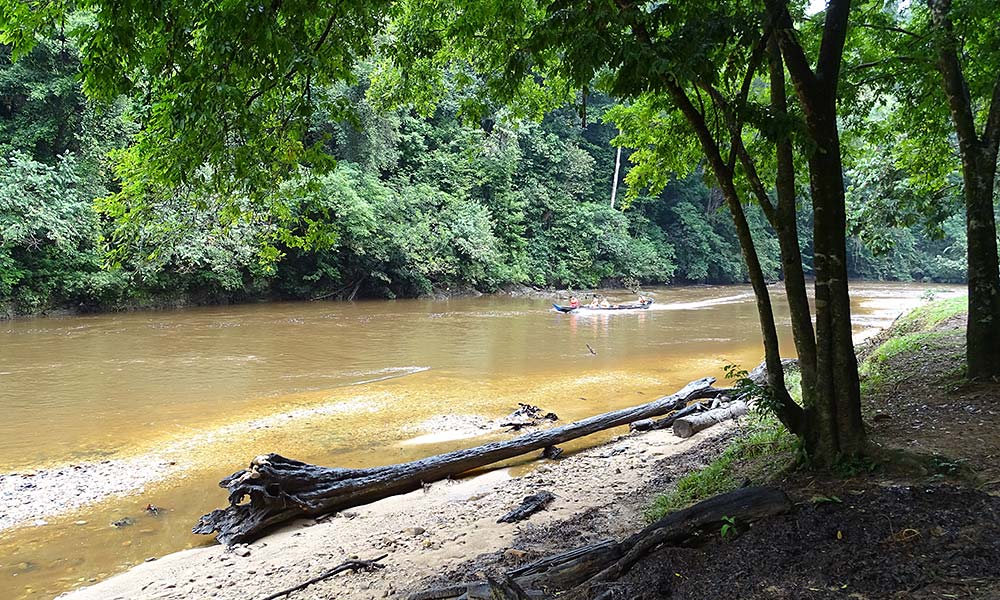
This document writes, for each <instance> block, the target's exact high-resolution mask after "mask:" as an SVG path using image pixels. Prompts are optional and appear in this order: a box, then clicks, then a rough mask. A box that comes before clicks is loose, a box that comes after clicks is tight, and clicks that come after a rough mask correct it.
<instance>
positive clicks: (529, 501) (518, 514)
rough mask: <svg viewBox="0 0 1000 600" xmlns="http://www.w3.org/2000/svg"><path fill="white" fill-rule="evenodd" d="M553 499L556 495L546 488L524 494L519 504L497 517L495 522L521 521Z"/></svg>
mask: <svg viewBox="0 0 1000 600" xmlns="http://www.w3.org/2000/svg"><path fill="white" fill-rule="evenodd" d="M555 499H556V495H555V494H553V493H552V492H549V491H546V490H542V491H540V492H538V493H537V494H532V495H530V496H526V497H525V498H524V500H521V504H519V505H518V506H517V508H515V509H514V510H512V511H510V512H509V513H507V514H505V515H504V516H502V517H500V518H499V519H497V523H516V522H518V521H523V520H525V519H527V518H528V517H530V516H531V515H533V514H535V513H536V512H538V511H540V510H542V509H543V508H545V507H546V506H548V505H549V503H550V502H552V501H553V500H555Z"/></svg>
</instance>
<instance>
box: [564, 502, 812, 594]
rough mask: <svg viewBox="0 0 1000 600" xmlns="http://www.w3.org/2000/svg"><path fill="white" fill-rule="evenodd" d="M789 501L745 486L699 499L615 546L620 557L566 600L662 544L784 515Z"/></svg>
mask: <svg viewBox="0 0 1000 600" xmlns="http://www.w3.org/2000/svg"><path fill="white" fill-rule="evenodd" d="M791 508H792V502H791V500H789V499H788V496H786V495H785V493H784V492H782V491H781V490H779V489H776V488H767V487H746V488H740V489H737V490H734V491H732V492H729V493H727V494H720V495H718V496H714V497H712V498H709V499H707V500H703V501H701V502H699V503H697V504H695V505H693V506H690V507H688V508H685V509H683V510H680V511H677V512H674V513H671V514H669V515H667V516H665V517H663V518H662V519H660V520H659V521H656V522H655V523H652V524H651V525H649V526H647V527H646V528H645V529H643V530H642V531H639V532H638V533H635V534H633V535H631V536H629V537H627V538H625V539H624V540H622V541H621V542H620V543H619V547H620V549H621V550H622V556H621V558H619V559H617V560H616V561H615V562H613V563H612V564H611V565H609V566H607V567H606V568H604V569H603V570H601V571H600V572H598V573H597V574H595V575H593V576H591V577H590V578H588V579H587V580H586V581H584V582H583V583H581V584H580V585H578V586H576V587H574V588H573V589H572V591H571V592H569V593H568V594H566V595H564V596H563V595H561V596H560V598H566V600H580V599H582V598H586V597H588V596H590V595H591V591H592V590H593V588H594V587H595V586H597V585H599V584H601V583H604V582H608V581H614V580H617V579H620V578H621V576H622V575H624V574H625V573H627V572H628V571H629V569H631V568H632V566H633V565H635V563H637V562H638V561H639V560H640V559H641V558H642V557H643V556H645V555H646V554H648V553H650V552H652V551H653V550H655V549H656V548H657V547H659V546H661V545H663V544H679V543H682V542H684V541H686V540H688V539H689V538H691V537H692V536H694V535H695V534H697V533H699V532H702V531H711V530H717V529H718V528H719V527H721V526H722V524H723V523H724V522H731V521H735V522H736V523H737V524H741V525H746V524H749V523H752V522H753V521H759V520H760V519H763V518H765V517H770V516H773V515H779V514H782V513H786V512H788V511H789V510H791Z"/></svg>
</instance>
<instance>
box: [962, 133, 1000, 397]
mask: <svg viewBox="0 0 1000 600" xmlns="http://www.w3.org/2000/svg"><path fill="white" fill-rule="evenodd" d="M970 154H973V156H970V157H969V159H968V160H967V159H966V156H965V155H964V153H963V157H962V165H963V175H964V179H965V218H966V235H967V236H968V243H969V248H968V254H969V256H968V258H969V320H968V325H967V326H966V331H965V339H966V360H967V362H968V366H969V378H970V379H976V378H989V377H996V376H998V375H1000V265H998V261H997V229H996V219H995V217H994V213H993V184H994V179H995V177H996V164H997V156H996V152H992V153H991V152H989V149H980V150H979V151H978V152H970ZM991 154H992V156H991Z"/></svg>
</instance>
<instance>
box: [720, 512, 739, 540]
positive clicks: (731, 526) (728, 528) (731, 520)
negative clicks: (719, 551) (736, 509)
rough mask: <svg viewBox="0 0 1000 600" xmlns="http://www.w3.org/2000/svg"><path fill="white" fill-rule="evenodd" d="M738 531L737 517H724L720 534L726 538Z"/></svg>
mask: <svg viewBox="0 0 1000 600" xmlns="http://www.w3.org/2000/svg"><path fill="white" fill-rule="evenodd" d="M735 533H736V518H735V517H722V528H721V529H719V536H720V537H722V539H726V538H727V537H729V536H732V535H734V534H735Z"/></svg>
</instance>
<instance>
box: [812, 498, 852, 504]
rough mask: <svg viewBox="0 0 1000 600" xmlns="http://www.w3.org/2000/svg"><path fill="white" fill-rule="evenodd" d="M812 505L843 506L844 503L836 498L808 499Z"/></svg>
mask: <svg viewBox="0 0 1000 600" xmlns="http://www.w3.org/2000/svg"><path fill="white" fill-rule="evenodd" d="M810 502H812V503H813V504H843V503H844V501H843V500H841V499H840V498H839V497H837V496H813V497H812V498H811V499H810Z"/></svg>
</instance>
